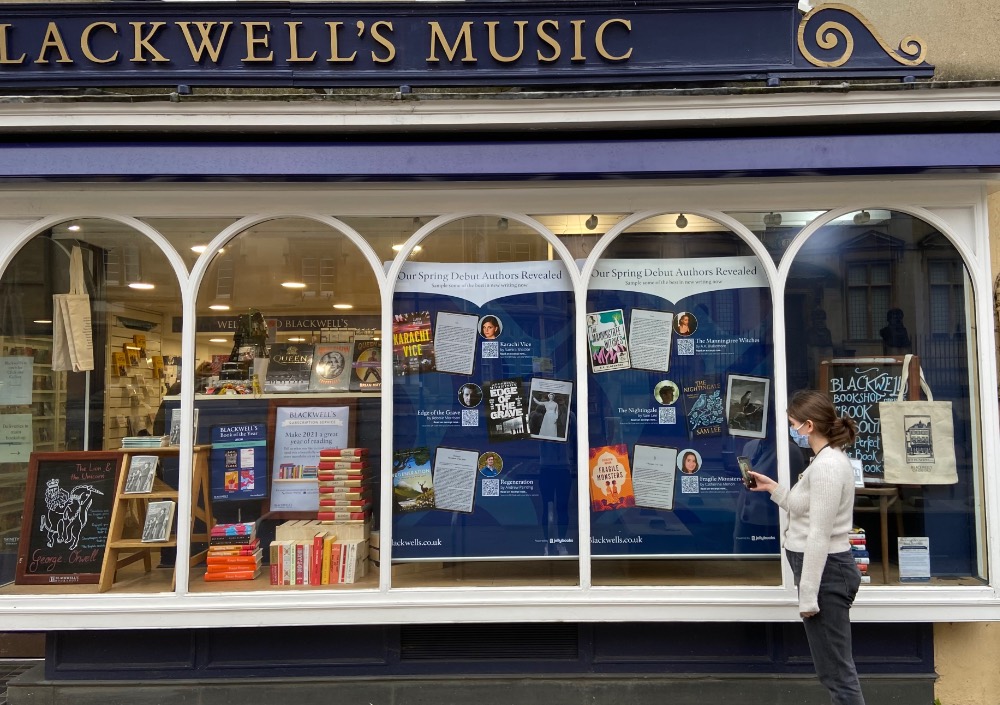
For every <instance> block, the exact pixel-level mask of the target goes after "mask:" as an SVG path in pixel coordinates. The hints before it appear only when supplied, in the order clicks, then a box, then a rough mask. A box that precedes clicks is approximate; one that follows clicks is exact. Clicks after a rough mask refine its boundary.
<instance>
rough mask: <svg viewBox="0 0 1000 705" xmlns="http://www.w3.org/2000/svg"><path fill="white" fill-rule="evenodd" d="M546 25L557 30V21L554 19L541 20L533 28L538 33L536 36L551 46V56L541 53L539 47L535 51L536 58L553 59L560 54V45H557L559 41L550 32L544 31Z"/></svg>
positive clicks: (541, 59)
mask: <svg viewBox="0 0 1000 705" xmlns="http://www.w3.org/2000/svg"><path fill="white" fill-rule="evenodd" d="M546 27H551V28H552V29H553V30H554V31H556V32H558V31H559V23H558V22H556V21H555V20H542V21H541V22H539V23H538V26H537V27H536V28H535V31H536V32H537V33H538V38H539V39H541V40H542V41H543V42H545V43H546V44H548V45H549V46H550V47H552V55H551V56H546V55H545V54H543V53H542V50H541V49H539V50H538V52H537V56H538V60H539V61H555V60H556V59H558V58H559V57H560V56H561V55H562V47H561V46H559V41H558V40H557V39H556V38H555V37H553V36H552V35H551V34H549V33H548V32H546V31H545V28H546Z"/></svg>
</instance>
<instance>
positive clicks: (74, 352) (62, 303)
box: [52, 247, 94, 372]
mask: <svg viewBox="0 0 1000 705" xmlns="http://www.w3.org/2000/svg"><path fill="white" fill-rule="evenodd" d="M52 369H53V370H72V371H73V372H84V371H86V370H92V369H94V339H93V335H92V333H91V328H90V296H88V294H87V285H86V284H85V283H84V279H83V253H82V252H81V251H80V248H79V247H74V248H73V254H71V255H70V261H69V292H68V293H66V294H53V295H52Z"/></svg>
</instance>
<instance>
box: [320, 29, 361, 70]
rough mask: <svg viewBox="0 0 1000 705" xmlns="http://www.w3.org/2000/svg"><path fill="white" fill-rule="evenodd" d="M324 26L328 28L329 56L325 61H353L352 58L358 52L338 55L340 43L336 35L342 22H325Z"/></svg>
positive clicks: (331, 62)
mask: <svg viewBox="0 0 1000 705" xmlns="http://www.w3.org/2000/svg"><path fill="white" fill-rule="evenodd" d="M326 26H327V27H329V28H330V58H329V59H327V60H326V61H327V63H330V64H333V63H337V62H345V63H350V62H351V61H354V58H355V57H356V56H357V55H358V52H356V51H355V52H352V53H351V55H350V56H341V55H340V45H339V42H338V38H337V35H338V34H340V28H341V27H343V26H344V23H343V22H327V23H326Z"/></svg>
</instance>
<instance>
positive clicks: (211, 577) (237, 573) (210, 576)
mask: <svg viewBox="0 0 1000 705" xmlns="http://www.w3.org/2000/svg"><path fill="white" fill-rule="evenodd" d="M258 575H260V568H256V569H253V570H230V571H226V572H224V573H205V580H207V581H208V582H215V581H223V580H253V579H254V578H256V577H257V576H258Z"/></svg>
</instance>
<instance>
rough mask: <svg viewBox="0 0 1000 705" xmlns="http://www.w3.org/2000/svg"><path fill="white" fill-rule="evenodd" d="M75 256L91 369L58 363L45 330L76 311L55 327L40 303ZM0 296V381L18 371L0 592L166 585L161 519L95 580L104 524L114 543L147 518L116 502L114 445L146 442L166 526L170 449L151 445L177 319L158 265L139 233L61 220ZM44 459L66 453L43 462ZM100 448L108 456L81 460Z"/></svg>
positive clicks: (104, 223)
mask: <svg viewBox="0 0 1000 705" xmlns="http://www.w3.org/2000/svg"><path fill="white" fill-rule="evenodd" d="M77 254H78V255H79V261H80V263H81V265H82V266H81V272H80V273H81V275H82V276H81V281H82V283H83V285H84V286H85V288H86V292H87V302H86V303H87V305H86V306H85V308H84V310H89V312H90V319H91V325H90V328H89V331H87V329H86V328H85V327H84V328H83V329H81V333H80V334H81V335H83V336H84V337H86V336H87V335H88V334H89V339H90V342H91V343H92V347H93V361H92V364H89V363H86V362H84V363H80V364H82V365H83V367H84V370H85V371H79V372H74V371H72V370H67V369H65V366H64V365H62V364H61V363H60V358H61V357H62V355H61V354H60V350H59V349H57V348H56V340H55V338H54V336H53V329H54V327H55V326H57V325H65V323H66V321H67V320H68V321H70V322H71V323H75V322H79V321H81V320H84V319H85V317H86V316H85V314H84V313H80V312H79V311H78V310H77V309H73V312H72V315H70V316H69V317H68V318H66V317H62V318H61V317H60V316H57V315H55V311H54V309H53V295H55V294H62V293H65V292H67V291H68V290H69V287H70V269H71V262H73V261H74V259H75V257H76V256H77ZM0 287H2V288H3V289H4V296H3V301H4V305H5V306H6V305H8V304H10V303H11V302H16V303H17V306H16V308H9V310H7V313H6V315H5V314H3V313H2V312H0V351H2V352H0V354H2V356H3V359H2V360H3V364H4V367H5V372H4V375H3V376H4V381H5V383H10V381H11V380H12V379H13V378H12V377H11V371H12V369H13V368H11V367H10V366H11V365H14V367H16V368H18V369H21V370H23V371H24V372H26V373H27V374H24V376H23V383H19V384H17V385H15V386H16V387H17V388H16V389H14V390H13V394H10V393H9V392H10V391H11V390H10V389H9V388H7V389H5V390H4V393H3V395H2V396H3V401H0V413H2V414H4V415H5V421H7V422H8V423H5V425H4V426H5V431H4V437H3V438H0V441H3V443H0V446H2V447H3V450H2V451H0V583H3V584H5V585H6V584H8V583H10V582H11V581H12V580H14V581H15V582H16V583H17V584H15V585H13V586H10V587H9V588H6V587H5V588H0V591H3V590H7V589H10V590H13V591H16V592H39V593H53V592H55V593H58V592H60V591H62V590H65V589H67V588H66V587H65V586H66V585H67V584H69V585H73V586H74V587H73V588H72V589H73V590H74V591H76V592H98V591H104V590H105V589H106V588H109V589H112V590H116V591H132V592H158V591H169V590H171V578H172V568H166V567H163V568H154V567H153V566H157V565H161V566H166V565H171V566H172V565H173V558H174V546H175V544H176V538H177V526H176V524H173V531H167V530H166V527H167V526H169V525H171V522H165V523H164V525H163V527H164V530H165V533H164V534H163V535H162V536H161V539H162V540H160V541H158V542H156V543H150V544H149V545H148V546H143V547H141V548H136V549H133V550H130V551H128V552H126V554H127V555H132V556H135V557H137V558H139V559H141V560H138V561H137V562H132V563H131V564H129V565H123V566H122V567H121V569H120V570H119V571H117V573H116V574H114V575H112V574H111V572H110V571H108V572H105V573H102V564H103V558H104V557H105V556H106V555H108V553H109V551H110V550H111V547H112V546H111V541H110V540H109V535H110V533H111V532H110V528H111V527H112V526H113V525H115V524H114V522H115V517H116V516H117V517H118V520H119V524H118V526H119V537H120V538H121V539H123V540H129V539H133V540H134V539H138V538H139V536H140V535H141V533H142V530H143V528H144V527H145V523H146V519H147V518H149V511H148V509H149V507H148V506H147V505H148V504H149V498H148V497H140V498H138V499H136V500H135V501H132V500H125V501H124V502H119V496H118V490H119V487H118V486H117V485H116V477H119V476H121V472H122V466H121V463H122V462H123V460H122V456H121V455H119V454H120V453H121V452H122V451H123V448H124V447H127V446H129V445H130V444H132V443H137V444H138V443H142V444H145V445H146V446H147V447H148V446H150V445H155V446H156V448H155V449H153V448H150V449H149V450H147V451H146V453H147V454H154V455H155V457H154V459H153V462H152V463H151V464H150V469H151V470H152V471H153V474H152V475H151V476H150V480H151V481H153V480H155V481H156V482H158V483H163V484H162V486H161V487H162V488H165V489H163V492H164V494H162V495H161V496H160V497H159V498H158V499H161V500H166V499H167V497H168V496H169V495H170V494H171V493H173V495H174V499H172V500H168V501H170V502H171V503H172V506H171V507H170V509H171V514H170V519H173V518H175V516H176V493H177V463H176V460H177V453H176V451H174V452H173V453H172V454H171V453H170V452H169V451H166V452H164V451H163V450H162V449H161V448H160V447H159V446H160V437H161V436H162V435H163V434H164V427H163V421H162V418H163V415H162V412H163V397H164V393H165V391H166V384H165V382H166V372H167V365H166V359H167V357H168V356H170V355H173V354H176V352H175V351H177V350H179V339H178V340H177V341H176V342H175V341H174V332H173V330H172V320H173V316H179V314H180V310H181V303H180V302H181V295H180V286H179V283H178V282H177V278H176V275H175V273H174V271H173V268H172V267H171V266H170V264H169V260H168V258H167V257H166V255H165V254H164V253H163V251H162V250H160V249H159V247H158V246H157V245H155V244H154V243H153V242H152V241H151V240H150V239H149V238H147V237H146V236H145V235H144V234H142V233H139V232H136V231H135V230H133V229H132V228H131V227H128V226H124V225H122V224H120V223H118V222H116V221H113V220H103V219H93V218H91V219H80V220H76V221H67V222H64V223H60V224H58V225H56V226H53V227H52V228H50V229H49V230H46V231H44V232H42V233H40V234H38V235H36V236H35V237H34V238H33V239H32V240H30V241H29V242H28V243H27V244H26V245H25V246H24V247H23V248H22V249H21V250H20V251H19V252H18V253H17V255H16V256H15V258H14V261H13V263H12V266H10V267H9V268H8V269H7V270H6V271H5V272H4V274H3V279H2V281H0ZM178 338H179V336H178ZM77 361H78V363H79V362H80V358H79V357H78V358H77ZM14 374H15V376H18V375H21V374H22V373H19V372H14ZM88 390H89V393H88ZM53 452H62V453H71V454H73V455H70V456H59V455H55V456H53V455H48V454H51V453H53ZM102 452H113V454H108V455H104V456H93V455H92V454H93V453H102ZM128 452H130V453H132V454H135V453H136V451H135V450H130V451H128ZM160 453H164V454H163V455H159V454H160ZM29 455H30V456H31V458H32V460H31V462H30V463H29V462H28V458H29ZM78 466H81V467H84V468H85V470H83V471H80V470H78V469H77V468H78ZM126 470H127V468H126ZM171 483H172V484H171ZM154 514H155V512H154ZM164 519H167V516H166V514H164ZM29 555H30V556H31V557H32V558H31V560H27V556H29ZM18 556H20V557H21V559H22V560H21V562H20V566H21V568H20V569H19V571H18V573H17V574H16V575H15V574H14V571H13V567H14V564H15V559H16V558H17V557H18ZM122 557H125V555H123V556H122ZM45 566H50V567H49V568H46V567H45ZM53 576H54V577H53ZM105 583H106V584H105Z"/></svg>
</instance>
